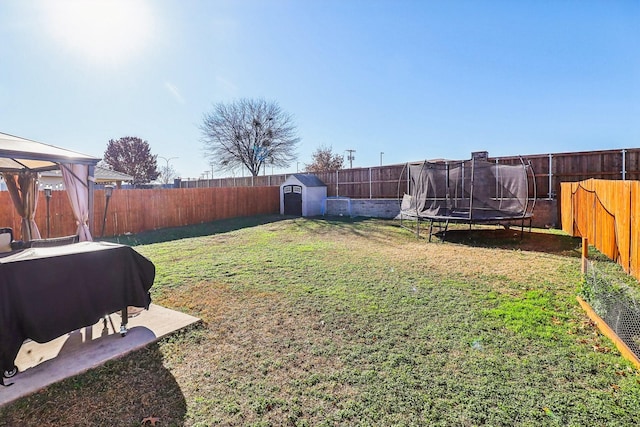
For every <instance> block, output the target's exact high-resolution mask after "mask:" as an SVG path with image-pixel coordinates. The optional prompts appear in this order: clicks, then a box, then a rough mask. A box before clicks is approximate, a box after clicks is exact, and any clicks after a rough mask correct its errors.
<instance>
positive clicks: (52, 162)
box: [0, 133, 100, 241]
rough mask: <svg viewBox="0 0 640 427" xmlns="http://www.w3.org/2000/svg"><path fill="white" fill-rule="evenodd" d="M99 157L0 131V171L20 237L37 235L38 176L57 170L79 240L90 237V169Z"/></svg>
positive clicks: (92, 178) (92, 183)
mask: <svg viewBox="0 0 640 427" xmlns="http://www.w3.org/2000/svg"><path fill="white" fill-rule="evenodd" d="M99 161H100V159H99V158H96V157H91V156H87V155H85V154H80V153H76V152H75V151H71V150H65V149H63V148H59V147H54V146H53V145H47V144H43V143H41V142H36V141H32V140H30V139H25V138H20V137H18V136H14V135H9V134H6V133H0V173H2V176H3V178H4V180H5V183H6V184H7V190H8V191H9V193H10V194H11V200H12V201H13V205H14V206H15V208H16V211H18V214H19V215H20V217H21V218H22V225H21V229H20V234H21V236H22V240H24V241H30V240H33V239H39V238H40V231H39V230H38V226H37V224H36V222H35V221H34V216H35V212H36V207H37V203H38V175H39V173H41V172H44V171H50V170H56V169H60V170H61V172H62V178H63V180H64V183H65V188H66V192H67V195H68V196H69V202H70V203H71V208H72V210H73V214H74V216H75V218H76V223H77V224H78V231H77V234H78V236H79V239H80V241H84V240H92V238H91V232H90V231H89V230H90V228H91V227H90V225H91V222H92V221H91V220H92V219H93V188H94V181H95V178H94V170H95V166H96V164H97V163H98V162H99Z"/></svg>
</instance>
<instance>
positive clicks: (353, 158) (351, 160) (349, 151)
mask: <svg viewBox="0 0 640 427" xmlns="http://www.w3.org/2000/svg"><path fill="white" fill-rule="evenodd" d="M344 151H346V152H347V153H349V155H348V156H347V160H349V169H353V161H354V160H355V159H356V158H355V156H354V155H353V153H355V152H356V150H344Z"/></svg>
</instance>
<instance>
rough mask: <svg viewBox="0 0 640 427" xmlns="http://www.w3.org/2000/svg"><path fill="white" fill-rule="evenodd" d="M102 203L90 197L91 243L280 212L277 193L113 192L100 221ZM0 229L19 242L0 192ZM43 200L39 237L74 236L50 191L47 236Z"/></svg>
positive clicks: (62, 199) (72, 224)
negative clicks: (9, 231) (94, 239)
mask: <svg viewBox="0 0 640 427" xmlns="http://www.w3.org/2000/svg"><path fill="white" fill-rule="evenodd" d="M106 204H107V202H106V197H105V193H104V191H103V190H96V191H95V192H94V214H93V224H94V226H93V230H91V232H92V234H93V236H94V237H100V236H101V235H102V234H103V230H102V228H103V221H104V236H116V235H122V234H125V233H133V234H135V233H139V232H141V231H147V230H156V229H159V228H167V227H179V226H184V225H191V224H200V223H203V222H210V221H215V220H218V219H225V218H235V217H242V216H251V215H259V214H272V213H279V212H280V192H279V187H226V188H224V187H223V188H191V189H154V190H117V189H116V190H114V191H113V195H112V196H111V198H110V199H109V205H108V207H107V214H106V216H105V206H106ZM0 206H1V208H0V226H2V227H12V228H13V230H14V235H15V237H16V238H20V227H21V225H20V223H21V219H20V217H19V216H18V214H17V213H16V211H15V208H14V207H13V203H12V202H11V198H10V196H9V193H8V192H6V191H2V192H0ZM46 206H47V200H46V198H45V197H44V194H42V192H40V194H39V197H38V207H37V210H36V215H35V221H36V224H37V225H38V228H39V229H40V233H41V235H42V236H43V237H47V236H49V237H59V236H65V235H70V234H74V233H76V228H77V225H76V221H75V218H74V216H73V212H72V211H71V205H70V203H69V199H68V197H67V194H66V193H65V192H64V191H54V192H53V194H52V197H51V199H50V200H49V233H47V209H46Z"/></svg>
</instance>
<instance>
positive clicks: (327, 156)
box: [304, 145, 344, 172]
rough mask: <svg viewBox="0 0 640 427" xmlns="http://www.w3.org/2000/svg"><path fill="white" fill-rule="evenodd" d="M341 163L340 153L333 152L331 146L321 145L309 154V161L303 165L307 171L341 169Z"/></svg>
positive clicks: (342, 159) (342, 162) (342, 158)
mask: <svg viewBox="0 0 640 427" xmlns="http://www.w3.org/2000/svg"><path fill="white" fill-rule="evenodd" d="M343 164H344V157H343V156H342V155H340V154H337V153H333V151H332V148H331V147H327V146H325V145H321V146H320V147H319V148H318V149H316V151H314V152H313V154H312V155H311V163H310V164H305V165H304V166H305V169H306V171H307V172H327V171H336V170H338V169H342V165H343Z"/></svg>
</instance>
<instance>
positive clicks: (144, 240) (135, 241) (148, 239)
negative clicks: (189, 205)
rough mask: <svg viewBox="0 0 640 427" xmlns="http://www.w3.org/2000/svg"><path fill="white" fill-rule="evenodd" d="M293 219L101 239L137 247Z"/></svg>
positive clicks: (254, 219) (261, 218) (265, 218)
mask: <svg viewBox="0 0 640 427" xmlns="http://www.w3.org/2000/svg"><path fill="white" fill-rule="evenodd" d="M291 218H293V217H290V216H284V215H256V216H250V217H242V218H230V219H222V220H218V221H212V222H206V223H203V224H195V225H187V226H183V227H171V228H162V229H159V230H152V231H143V232H141V233H137V234H131V235H123V236H114V237H106V238H102V239H99V240H101V241H103V242H113V243H120V244H123V245H129V246H137V245H148V244H152V243H162V242H169V241H172V240H180V239H186V238H190V237H202V236H211V235H213V234H220V233H227V232H229V231H234V230H240V229H242V228H249V227H255V226H257V225H263V224H269V223H272V222H277V221H283V220H286V219H291Z"/></svg>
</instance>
